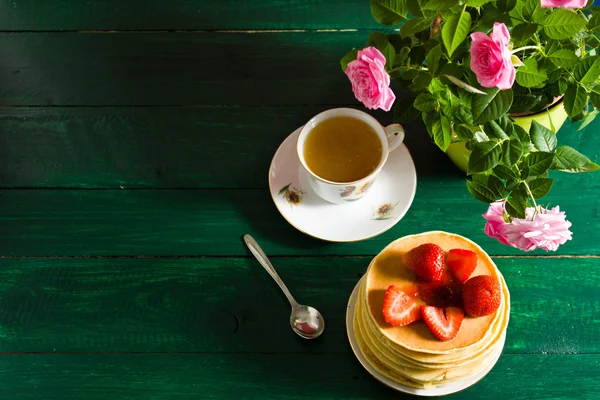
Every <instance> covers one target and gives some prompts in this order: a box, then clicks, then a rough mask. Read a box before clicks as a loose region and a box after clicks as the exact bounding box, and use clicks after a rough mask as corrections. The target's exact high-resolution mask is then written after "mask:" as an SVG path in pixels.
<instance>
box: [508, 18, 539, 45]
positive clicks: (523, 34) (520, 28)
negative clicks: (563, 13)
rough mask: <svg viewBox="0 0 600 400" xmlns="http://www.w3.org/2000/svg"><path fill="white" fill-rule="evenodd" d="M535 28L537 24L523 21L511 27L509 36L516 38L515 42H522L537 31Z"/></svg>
mask: <svg viewBox="0 0 600 400" xmlns="http://www.w3.org/2000/svg"><path fill="white" fill-rule="evenodd" d="M537 30H538V25H537V24H534V23H531V22H525V23H523V24H519V25H517V26H515V27H514V28H513V30H512V32H511V38H512V39H514V40H516V41H517V42H523V41H525V40H527V39H529V38H530V37H532V36H533V35H534V34H535V33H536V32H537Z"/></svg>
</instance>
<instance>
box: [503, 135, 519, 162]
mask: <svg viewBox="0 0 600 400" xmlns="http://www.w3.org/2000/svg"><path fill="white" fill-rule="evenodd" d="M522 155H523V144H522V143H521V142H520V141H519V140H517V139H514V138H513V139H510V140H505V141H504V142H503V143H502V162H503V163H504V164H506V165H507V166H509V167H512V166H513V165H515V164H516V163H518V162H519V160H520V159H521V156H522Z"/></svg>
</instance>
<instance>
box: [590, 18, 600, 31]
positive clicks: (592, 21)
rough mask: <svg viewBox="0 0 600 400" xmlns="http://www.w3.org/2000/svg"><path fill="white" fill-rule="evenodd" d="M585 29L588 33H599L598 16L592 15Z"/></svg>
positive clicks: (599, 22) (599, 23) (599, 20)
mask: <svg viewBox="0 0 600 400" xmlns="http://www.w3.org/2000/svg"><path fill="white" fill-rule="evenodd" d="M587 28H588V30H590V31H595V32H598V31H600V14H594V15H592V18H590V20H589V21H588V23H587Z"/></svg>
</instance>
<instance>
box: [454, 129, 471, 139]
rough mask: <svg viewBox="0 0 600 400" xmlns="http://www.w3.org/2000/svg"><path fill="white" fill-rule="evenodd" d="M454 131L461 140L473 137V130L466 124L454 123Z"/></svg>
mask: <svg viewBox="0 0 600 400" xmlns="http://www.w3.org/2000/svg"><path fill="white" fill-rule="evenodd" d="M454 133H456V136H458V138H459V139H460V140H463V141H465V142H466V141H467V140H471V139H472V138H473V131H471V130H470V129H469V128H467V127H466V126H464V125H454Z"/></svg>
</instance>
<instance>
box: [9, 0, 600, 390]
mask: <svg viewBox="0 0 600 400" xmlns="http://www.w3.org/2000/svg"><path fill="white" fill-rule="evenodd" d="M377 28H379V27H378V25H377V24H376V23H375V21H374V20H373V19H372V17H371V16H370V13H369V4H368V1H366V0H355V1H348V0H330V1H326V0H298V1H291V0H289V1H277V0H264V1H251V2H250V1H241V0H230V1H223V0H187V1H149V0H121V1H114V0H94V1H83V0H0V31H1V33H0V97H1V99H0V105H1V107H0V186H1V189H0V352H1V354H0V398H2V399H3V400H13V399H61V400H63V399H90V400H92V399H102V400H104V399H107V398H114V399H144V400H148V399H205V398H206V399H229V398H239V399H271V398H273V399H275V398H286V399H320V398H323V399H325V398H327V399H371V398H377V399H385V398H390V399H391V398H394V399H396V398H402V395H401V394H399V393H397V392H394V391H392V390H391V389H388V388H386V387H385V386H383V385H381V384H379V383H378V382H377V381H376V380H375V379H373V378H372V377H371V376H370V375H369V374H368V373H367V372H366V371H365V370H364V369H363V368H362V367H361V365H360V364H359V363H358V361H357V360H356V358H355V357H354V355H353V354H352V352H351V349H350V347H349V344H348V341H347V338H346V330H345V322H344V313H345V309H346V303H347V300H348V297H349V295H350V292H351V290H352V288H353V287H354V285H355V284H356V282H357V281H358V279H359V278H360V277H361V275H362V274H363V272H364V271H365V269H366V267H367V265H368V263H369V261H370V260H371V258H372V257H373V256H374V255H375V254H377V253H378V252H379V251H380V250H381V249H382V248H383V247H384V246H385V245H386V244H387V243H389V242H390V241H392V240H394V239H395V238H398V237H400V236H403V235H406V234H411V233H417V232H422V231H427V230H433V229H441V230H447V231H452V232H456V233H459V234H462V235H465V236H468V237H470V238H472V239H473V240H475V241H477V242H478V243H480V244H481V245H482V246H483V247H484V248H485V249H486V250H487V251H488V252H489V253H490V254H491V255H493V257H494V259H495V261H496V263H497V265H498V266H499V268H500V269H501V270H502V272H503V273H504V275H505V277H506V280H507V282H508V285H509V288H510V290H511V294H512V315H511V321H510V325H509V327H508V337H507V341H506V346H505V348H504V353H503V354H502V357H501V358H500V361H499V362H498V364H497V365H496V367H495V368H494V369H493V370H492V372H491V373H490V374H489V375H488V376H487V377H486V378H485V379H484V380H483V381H481V382H480V383H478V384H477V385H475V386H474V387H472V388H470V389H468V390H466V391H464V392H461V393H458V394H456V395H453V396H450V398H453V399H479V398H486V399H502V400H505V399H595V398H598V396H599V395H598V388H599V385H600V377H599V376H600V375H599V372H598V371H599V361H600V356H599V352H600V316H599V315H600V298H599V295H598V294H599V289H598V287H599V280H600V265H599V263H600V259H599V258H600V240H598V239H599V235H598V230H599V229H600V218H599V216H598V214H599V208H600V197H599V195H600V174H581V175H574V176H565V175H559V174H556V183H555V187H554V190H553V191H552V194H551V196H550V197H549V198H548V199H547V201H548V202H550V203H552V204H560V206H561V208H563V209H564V210H566V212H567V216H568V219H569V220H570V221H571V222H572V223H573V228H572V231H573V232H574V235H573V237H574V240H572V241H571V242H568V243H567V244H565V245H564V246H562V247H561V248H560V249H559V251H558V252H556V253H544V252H534V253H531V254H529V253H528V254H524V253H522V252H520V251H518V250H515V249H513V248H510V247H507V246H502V245H500V244H498V243H497V242H495V241H494V240H492V239H489V238H487V237H486V236H485V235H484V234H483V230H482V228H483V222H484V221H483V219H482V218H481V216H480V215H481V214H482V213H483V212H484V211H485V209H486V206H485V205H484V204H483V203H479V202H477V201H475V200H473V199H472V198H471V197H470V195H469V194H468V193H467V190H466V188H465V184H464V176H463V175H462V174H461V173H460V172H459V171H458V170H457V169H456V168H455V167H454V166H453V165H452V164H451V163H450V162H449V161H448V159H447V158H446V157H445V156H444V154H442V153H440V152H439V150H437V149H436V148H435V146H434V145H432V144H431V143H430V140H429V139H428V137H427V135H426V133H425V131H424V129H423V127H422V126H421V125H419V124H418V123H415V124H408V125H407V126H406V129H407V132H408V135H407V139H406V143H407V145H408V147H409V148H410V150H411V152H412V154H413V156H414V159H415V163H416V166H417V172H418V178H419V181H418V189H417V194H416V198H415V200H414V203H413V205H412V208H411V209H410V210H409V212H408V214H407V215H406V216H405V217H404V219H403V220H402V221H401V222H400V223H398V224H397V225H396V226H395V227H394V228H392V229H391V230H389V231H388V232H386V233H384V234H382V235H380V236H378V237H376V238H373V239H370V240H367V241H364V242H360V243H347V244H329V243H325V242H321V241H318V240H315V239H312V238H309V237H308V236H305V235H304V234H302V233H300V232H298V231H296V230H295V229H294V228H292V227H291V226H290V225H289V224H288V223H287V222H286V221H285V220H284V219H283V218H282V217H281V216H280V215H279V213H278V212H277V210H276V208H275V206H274V204H273V202H272V200H271V198H270V196H269V192H268V183H267V171H268V167H269V163H270V160H271V157H272V155H273V153H274V151H275V150H276V148H277V147H278V145H279V144H280V142H281V141H282V140H283V139H284V138H285V137H286V136H287V135H288V134H289V133H290V132H291V131H292V130H294V129H295V128H296V127H298V126H300V125H301V124H302V123H303V122H304V121H306V120H307V119H308V118H309V117H311V116H312V115H314V114H315V113H317V112H319V111H322V110H325V109H328V108H332V107H337V106H341V105H344V106H352V107H357V108H360V109H362V107H361V106H360V105H359V104H358V103H357V102H356V100H354V98H353V96H352V93H351V89H350V85H349V83H348V81H347V78H346V77H345V75H344V74H343V73H342V72H341V70H340V67H339V59H340V57H341V56H343V55H344V54H345V53H346V52H347V51H348V50H349V49H350V48H352V47H354V46H360V45H362V44H363V43H364V42H365V41H366V38H367V36H368V33H369V31H371V30H372V29H377ZM373 114H374V115H375V116H376V117H377V118H379V119H380V120H381V121H382V122H383V123H389V122H391V116H390V115H389V114H385V113H373ZM599 128H600V121H597V122H596V123H594V124H592V125H590V126H588V127H587V128H585V129H583V130H581V131H576V129H575V128H574V127H572V126H571V125H569V124H568V123H567V125H566V126H565V127H563V129H562V130H561V131H560V134H559V136H560V137H559V139H560V142H561V143H562V144H567V145H571V146H573V147H576V148H580V149H585V152H586V154H587V155H588V156H590V158H592V160H593V161H595V162H599V161H600V150H599V149H600V137H599V136H598V135H597V131H598V129H599ZM566 178H569V179H568V180H567V179H566ZM245 233H250V234H252V235H253V236H254V237H255V238H256V239H257V240H258V242H259V243H260V244H261V245H263V247H264V249H265V251H266V252H267V253H268V254H269V255H271V256H272V257H273V262H274V264H275V265H276V267H277V269H278V270H279V272H280V274H281V275H282V277H283V278H284V280H285V281H286V282H287V283H288V285H289V287H290V289H291V290H292V291H293V292H294V294H295V295H296V297H297V298H298V299H299V300H301V301H302V302H304V303H306V304H311V305H314V306H316V307H317V308H318V309H319V310H320V311H321V312H322V313H323V315H324V317H325V319H326V321H327V329H326V331H325V334H324V335H323V336H322V337H321V338H319V339H317V340H316V341H311V342H307V341H304V340H302V339H300V338H298V337H296V336H295V335H294V334H293V333H292V332H291V330H290V328H289V325H288V321H287V318H288V312H289V309H288V305H287V302H286V300H285V298H284V297H283V296H282V294H281V293H280V291H279V289H278V288H277V286H276V285H275V284H274V282H272V280H271V278H270V277H269V276H268V275H267V274H266V273H265V271H264V270H262V268H261V267H260V266H259V265H258V263H257V262H256V261H255V260H254V259H253V258H252V257H251V256H250V255H249V253H248V252H247V250H246V248H245V247H244V245H243V242H242V240H241V237H242V235H243V234H245ZM307 381H308V382H312V383H311V384H309V385H307V384H305V382H307Z"/></svg>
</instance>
